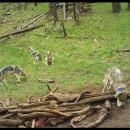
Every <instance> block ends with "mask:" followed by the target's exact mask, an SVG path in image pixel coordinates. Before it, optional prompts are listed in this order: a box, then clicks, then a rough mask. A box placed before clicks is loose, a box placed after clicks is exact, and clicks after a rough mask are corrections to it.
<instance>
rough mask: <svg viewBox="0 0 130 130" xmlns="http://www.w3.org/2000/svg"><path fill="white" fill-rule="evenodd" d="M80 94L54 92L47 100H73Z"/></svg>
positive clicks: (60, 101)
mask: <svg viewBox="0 0 130 130" xmlns="http://www.w3.org/2000/svg"><path fill="white" fill-rule="evenodd" d="M78 95H79V94H68V93H64V94H63V93H52V94H48V95H47V96H46V100H54V99H55V100H57V101H58V102H59V103H62V102H68V101H73V100H74V99H75V98H77V96H78Z"/></svg>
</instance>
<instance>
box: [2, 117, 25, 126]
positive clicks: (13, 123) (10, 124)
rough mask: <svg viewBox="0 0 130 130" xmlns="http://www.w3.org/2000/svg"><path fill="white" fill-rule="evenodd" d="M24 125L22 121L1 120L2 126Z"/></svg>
mask: <svg viewBox="0 0 130 130" xmlns="http://www.w3.org/2000/svg"><path fill="white" fill-rule="evenodd" d="M21 123H22V120H18V119H17V120H16V119H14V120H13V119H1V118H0V125H6V126H18V125H20V124H21Z"/></svg>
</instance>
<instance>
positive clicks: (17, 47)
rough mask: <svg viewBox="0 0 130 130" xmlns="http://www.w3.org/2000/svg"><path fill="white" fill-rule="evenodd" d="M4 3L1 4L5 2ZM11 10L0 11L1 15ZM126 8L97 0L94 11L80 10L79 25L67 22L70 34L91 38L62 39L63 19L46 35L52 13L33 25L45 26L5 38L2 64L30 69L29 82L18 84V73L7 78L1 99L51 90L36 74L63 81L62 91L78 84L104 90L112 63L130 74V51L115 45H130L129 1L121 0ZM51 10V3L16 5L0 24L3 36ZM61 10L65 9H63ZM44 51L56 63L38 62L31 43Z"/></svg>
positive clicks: (21, 98)
mask: <svg viewBox="0 0 130 130" xmlns="http://www.w3.org/2000/svg"><path fill="white" fill-rule="evenodd" d="M3 4H5V3H0V6H2V5H3ZM11 6H12V5H8V6H6V9H5V10H3V9H1V10H0V15H2V14H3V13H4V12H5V11H6V10H7V8H9V7H11ZM121 6H122V10H121V13H117V14H115V13H112V5H111V3H106V2H105V3H94V4H92V12H91V13H88V14H86V15H83V16H82V15H80V16H79V19H80V25H79V26H78V25H77V24H76V23H75V22H74V21H73V20H70V21H66V22H65V23H64V24H65V28H66V31H67V34H68V36H77V37H82V36H87V37H88V38H87V39H83V38H82V39H78V38H77V39H76V38H71V39H63V38H56V36H62V35H63V33H60V31H59V29H58V28H61V25H60V21H59V22H57V24H56V27H55V28H54V30H53V31H52V33H50V34H48V37H43V36H37V34H39V35H44V34H45V33H46V31H45V30H49V29H50V28H51V27H52V26H53V24H52V17H49V18H46V17H42V18H40V19H39V20H37V21H35V22H34V23H33V26H34V25H39V24H44V25H45V26H43V27H41V28H39V29H36V30H33V31H30V32H28V33H25V34H22V35H17V36H14V37H11V38H9V39H6V40H5V41H1V42H0V54H1V56H0V63H1V64H0V68H2V67H3V66H6V65H18V66H20V67H22V68H23V69H24V70H25V71H26V73H27V79H26V81H24V82H22V83H16V81H15V80H14V78H13V76H10V77H8V79H7V81H8V84H9V85H3V86H1V87H0V98H1V99H3V100H6V99H7V98H8V97H12V98H13V99H16V100H19V101H25V99H26V97H27V96H28V95H29V94H31V95H32V96H34V97H38V96H42V95H44V94H46V93H47V92H48V90H47V87H46V86H47V84H46V83H45V84H44V83H39V82H38V80H37V78H52V79H55V80H56V83H55V84H49V86H50V87H51V88H53V87H55V86H59V90H66V91H68V92H72V91H73V90H75V89H77V88H84V87H88V86H89V85H90V84H93V87H94V86H96V87H97V86H98V87H99V89H102V86H103V82H102V79H103V77H104V72H105V71H106V69H107V68H108V67H111V66H117V67H119V68H120V69H121V70H122V71H123V72H124V74H125V77H126V78H129V71H130V69H129V64H130V60H129V57H130V54H129V52H116V51H113V50H116V49H119V50H123V49H128V48H130V43H129V41H130V39H129V34H130V26H129V19H130V14H129V12H128V11H126V7H127V3H121ZM47 10H48V3H40V4H39V5H38V6H36V7H34V4H33V3H31V4H29V5H28V10H27V11H24V9H23V8H22V10H21V11H20V12H19V11H18V10H12V11H11V14H15V15H7V16H5V19H4V21H5V23H2V24H0V36H1V35H4V34H7V33H9V32H10V31H11V29H12V28H15V27H20V26H22V25H23V24H25V23H27V22H29V21H30V20H31V19H29V18H31V17H34V16H36V15H38V14H40V13H43V12H45V11H47ZM59 13H60V12H59ZM61 16H62V15H61ZM95 38H96V39H97V41H98V43H99V44H100V46H101V47H98V46H97V45H96V44H95V42H94V39H95ZM30 45H31V46H32V47H34V48H36V49H37V50H39V52H40V54H41V56H42V58H43V61H44V59H45V51H48V50H51V51H52V53H53V55H54V57H55V61H54V65H52V66H50V67H46V66H45V64H44V63H43V62H39V63H38V64H36V65H35V64H33V60H34V59H33V57H31V55H30V54H29V53H28V52H27V48H28V46H30ZM128 89H129V88H128Z"/></svg>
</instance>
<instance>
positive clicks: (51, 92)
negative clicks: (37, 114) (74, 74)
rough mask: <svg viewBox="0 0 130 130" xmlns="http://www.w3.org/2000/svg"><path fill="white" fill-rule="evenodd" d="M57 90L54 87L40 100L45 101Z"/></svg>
mask: <svg viewBox="0 0 130 130" xmlns="http://www.w3.org/2000/svg"><path fill="white" fill-rule="evenodd" d="M57 89H58V87H55V88H54V89H53V90H52V91H50V92H49V93H48V94H47V95H45V96H44V97H43V98H42V100H43V101H45V100H46V98H47V97H48V96H49V95H51V94H53V93H54V92H55V91H56V90H57Z"/></svg>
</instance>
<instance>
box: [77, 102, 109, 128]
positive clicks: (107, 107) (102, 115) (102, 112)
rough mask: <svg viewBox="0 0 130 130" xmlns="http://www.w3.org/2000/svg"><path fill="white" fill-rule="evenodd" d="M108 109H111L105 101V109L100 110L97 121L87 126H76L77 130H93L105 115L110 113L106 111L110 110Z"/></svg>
mask: <svg viewBox="0 0 130 130" xmlns="http://www.w3.org/2000/svg"><path fill="white" fill-rule="evenodd" d="M110 108H111V105H110V101H109V100H107V101H105V107H104V108H102V110H101V113H100V116H99V118H98V120H96V121H95V122H93V123H91V124H89V125H87V126H78V127H77V128H95V127H96V126H98V125H99V124H101V123H102V122H103V121H104V120H105V118H106V116H107V114H108V113H110V111H108V109H109V110H110Z"/></svg>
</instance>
